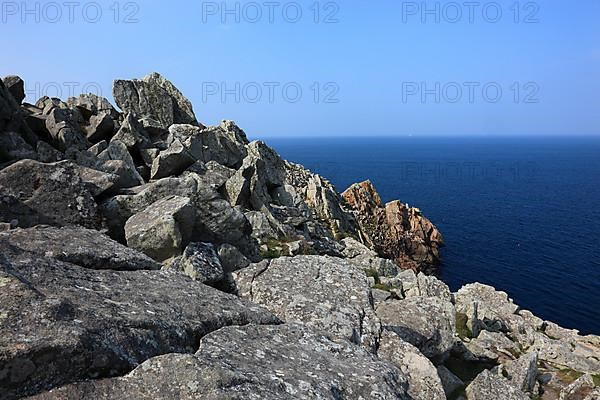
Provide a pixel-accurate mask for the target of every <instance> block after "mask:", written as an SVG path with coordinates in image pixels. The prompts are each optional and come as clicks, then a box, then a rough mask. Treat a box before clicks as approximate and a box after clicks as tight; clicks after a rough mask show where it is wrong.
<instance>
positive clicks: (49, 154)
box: [36, 140, 64, 163]
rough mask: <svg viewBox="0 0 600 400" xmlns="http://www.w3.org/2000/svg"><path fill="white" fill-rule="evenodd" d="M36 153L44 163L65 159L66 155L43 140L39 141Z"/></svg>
mask: <svg viewBox="0 0 600 400" xmlns="http://www.w3.org/2000/svg"><path fill="white" fill-rule="evenodd" d="M36 153H37V155H38V157H37V159H38V161H40V162H43V163H54V162H57V161H61V160H63V159H64V155H63V154H62V153H61V152H60V151H58V150H56V149H55V148H54V147H52V146H50V145H49V144H48V143H46V142H44V141H43V140H40V141H38V142H37V148H36Z"/></svg>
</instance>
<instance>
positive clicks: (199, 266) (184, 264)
mask: <svg viewBox="0 0 600 400" xmlns="http://www.w3.org/2000/svg"><path fill="white" fill-rule="evenodd" d="M169 268H170V269H175V270H178V271H181V272H183V273H184V274H186V275H187V276H189V277H190V278H192V279H193V280H195V281H199V282H202V283H204V284H207V285H214V284H216V283H218V282H219V281H221V280H223V278H224V277H225V273H224V272H223V266H222V265H221V261H220V260H219V256H218V255H217V252H216V251H215V248H214V246H213V245H212V244H210V243H190V244H189V245H188V246H187V247H186V248H185V251H184V252H183V255H182V256H181V257H177V258H176V259H175V260H173V262H172V263H171V264H170V265H169Z"/></svg>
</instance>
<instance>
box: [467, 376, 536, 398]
mask: <svg viewBox="0 0 600 400" xmlns="http://www.w3.org/2000/svg"><path fill="white" fill-rule="evenodd" d="M466 392H467V399H468V400H490V399H494V400H529V396H527V395H526V394H525V393H523V392H521V391H520V390H518V389H516V388H514V387H513V386H511V385H510V383H509V382H508V381H507V380H506V379H504V378H502V377H500V376H498V375H494V374H492V373H491V372H489V371H484V372H482V373H481V374H479V376H477V378H476V379H475V380H474V381H473V382H472V383H471V384H470V385H469V386H467V389H466Z"/></svg>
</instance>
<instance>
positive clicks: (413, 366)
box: [377, 331, 446, 400]
mask: <svg viewBox="0 0 600 400" xmlns="http://www.w3.org/2000/svg"><path fill="white" fill-rule="evenodd" d="M377 354H378V355H379V357H381V358H382V359H384V360H387V361H389V362H391V363H392V364H393V365H395V366H396V367H398V368H399V369H400V371H402V372H403V373H404V374H405V375H406V377H407V379H408V394H409V395H411V396H412V397H413V398H414V399H421V400H445V399H446V395H445V393H444V387H443V386H442V381H441V379H440V377H439V375H438V373H437V370H436V368H435V367H434V366H433V364H432V363H431V361H429V360H428V359H427V357H425V356H424V355H423V354H421V352H420V351H419V350H418V349H417V348H416V347H414V346H413V345H411V344H409V343H407V342H405V341H403V340H402V339H400V337H398V335H396V334H394V333H391V332H389V331H384V332H383V334H382V337H381V344H380V346H379V350H378V351H377Z"/></svg>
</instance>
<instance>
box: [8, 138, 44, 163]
mask: <svg viewBox="0 0 600 400" xmlns="http://www.w3.org/2000/svg"><path fill="white" fill-rule="evenodd" d="M37 158H38V155H37V153H36V152H35V151H34V150H33V148H32V147H31V146H30V145H29V144H28V143H27V142H26V141H25V140H24V139H23V138H22V137H21V135H19V134H18V133H16V132H0V163H2V162H6V161H13V160H24V159H31V160H36V159H37Z"/></svg>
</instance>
